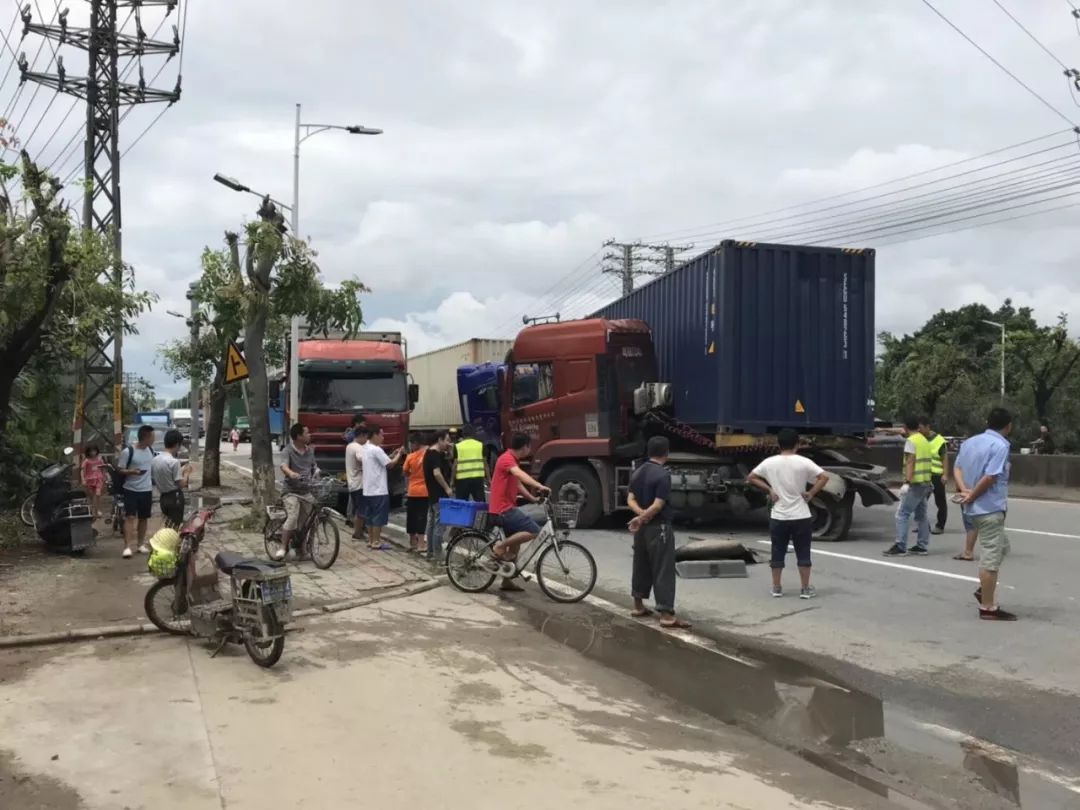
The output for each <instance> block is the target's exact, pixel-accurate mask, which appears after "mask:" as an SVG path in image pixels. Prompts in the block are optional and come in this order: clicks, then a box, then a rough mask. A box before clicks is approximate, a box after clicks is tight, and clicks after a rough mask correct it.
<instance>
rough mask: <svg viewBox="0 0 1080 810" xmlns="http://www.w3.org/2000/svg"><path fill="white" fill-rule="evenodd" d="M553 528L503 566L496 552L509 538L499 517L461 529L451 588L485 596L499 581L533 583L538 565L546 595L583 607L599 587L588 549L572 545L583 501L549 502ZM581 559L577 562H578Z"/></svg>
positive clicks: (449, 554) (451, 560)
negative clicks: (532, 575) (530, 569)
mask: <svg viewBox="0 0 1080 810" xmlns="http://www.w3.org/2000/svg"><path fill="white" fill-rule="evenodd" d="M542 503H543V506H544V510H545V512H547V518H548V519H547V522H546V523H545V524H544V525H543V526H542V527H541V528H540V533H539V534H538V535H537V536H536V537H535V538H534V539H533V541H532V543H531V544H530V547H529V548H528V549H527V552H528V553H525V552H526V549H522V551H521V552H520V553H519V554H518V557H517V559H516V560H514V561H512V562H503V561H500V560H498V559H496V558H495V556H494V553H493V551H492V549H493V547H494V546H495V544H496V543H497V542H499V541H500V540H501V539H502V538H503V532H502V527H501V524H500V521H499V518H498V516H497V515H489V514H488V513H486V512H481V513H480V520H482V521H483V524H482V525H483V528H465V529H461V530H460V532H459V533H458V535H457V537H455V538H454V539H452V540H451V541H450V543H449V544H448V545H447V547H446V574H447V576H448V577H449V579H450V583H451V584H452V585H453V586H454V587H455V588H457V589H458V590H459V591H464V592H465V593H481V592H483V591H485V590H487V589H488V588H489V587H491V584H492V583H493V582H494V581H495V578H496V577H500V576H501V577H505V578H506V579H515V578H517V577H519V576H520V577H523V578H525V579H529V574H528V573H527V571H526V569H528V567H529V564H530V563H531V562H532V561H533V559H534V558H535V559H536V565H535V566H534V572H535V574H536V583H537V584H538V585H539V586H540V590H542V591H543V592H544V594H545V595H546V596H547V597H548V598H549V599H552V600H554V601H556V602H561V603H563V604H572V603H574V602H580V601H581V600H582V599H584V598H585V597H586V596H588V595H589V594H590V593H591V592H592V589H593V587H595V585H596V560H595V559H594V558H593V555H592V553H591V552H590V551H589V550H588V549H587V548H585V546H583V545H581V544H580V543H577V542H575V541H573V540H570V539H569V538H570V531H571V530H572V529H573V528H575V526H576V525H577V518H578V512H579V511H580V510H581V502H580V501H563V502H559V503H556V502H553V501H550V500H544V501H543V502H542ZM575 558H576V559H575Z"/></svg>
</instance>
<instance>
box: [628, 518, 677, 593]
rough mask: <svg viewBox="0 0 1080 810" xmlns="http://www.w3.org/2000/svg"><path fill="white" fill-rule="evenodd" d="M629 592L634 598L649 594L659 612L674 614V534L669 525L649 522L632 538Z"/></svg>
mask: <svg viewBox="0 0 1080 810" xmlns="http://www.w3.org/2000/svg"><path fill="white" fill-rule="evenodd" d="M630 589H631V595H632V596H633V597H634V598H635V599H648V598H649V593H650V592H652V593H653V594H654V600H653V601H655V602H656V609H657V610H658V611H659V612H660V613H674V612H675V534H674V532H672V531H671V524H670V523H649V524H646V525H645V526H642V527H641V529H639V530H638V532H637V534H635V535H634V572H633V575H632V578H631V581H630Z"/></svg>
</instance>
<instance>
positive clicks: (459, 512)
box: [439, 498, 488, 529]
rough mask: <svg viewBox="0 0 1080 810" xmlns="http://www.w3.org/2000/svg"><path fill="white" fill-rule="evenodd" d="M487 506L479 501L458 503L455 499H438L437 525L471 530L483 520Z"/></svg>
mask: <svg viewBox="0 0 1080 810" xmlns="http://www.w3.org/2000/svg"><path fill="white" fill-rule="evenodd" d="M487 509H488V505H487V504H486V503H483V502H481V501H459V500H458V499H457V498H440V499H439V523H440V524H442V525H443V526H459V527H462V528H466V529H471V528H473V527H474V526H476V525H477V523H478V521H480V520H482V519H483V515H484V513H486V512H487Z"/></svg>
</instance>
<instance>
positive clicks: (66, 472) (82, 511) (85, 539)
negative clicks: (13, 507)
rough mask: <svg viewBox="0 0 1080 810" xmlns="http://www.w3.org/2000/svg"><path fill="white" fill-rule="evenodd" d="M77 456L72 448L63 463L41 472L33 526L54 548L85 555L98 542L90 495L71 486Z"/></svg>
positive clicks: (38, 477)
mask: <svg viewBox="0 0 1080 810" xmlns="http://www.w3.org/2000/svg"><path fill="white" fill-rule="evenodd" d="M74 454H75V451H74V450H73V449H72V448H70V447H66V448H64V457H63V460H61V461H58V462H55V463H53V464H50V465H49V466H47V467H45V469H43V470H41V471H40V472H38V474H37V481H38V484H37V487H38V488H37V493H36V494H35V495H34V506H33V518H34V520H33V525H34V528H35V529H37V533H38V536H39V537H41V539H42V540H44V541H45V543H46V544H47V545H48V546H49V547H50V548H52V549H55V550H57V551H69V552H71V553H73V554H82V553H83V552H84V551H86V549H88V548H90V547H91V546H93V545H94V543H95V542H97V537H96V535H95V533H94V514H93V512H91V511H90V504H89V502H88V501H87V500H86V493H85V492H84V491H83V490H81V489H75V488H74V487H73V486H72V484H71V480H72V459H73V457H74Z"/></svg>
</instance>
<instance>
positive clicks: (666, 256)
mask: <svg viewBox="0 0 1080 810" xmlns="http://www.w3.org/2000/svg"><path fill="white" fill-rule="evenodd" d="M604 247H606V248H614V249H615V251H617V252H615V251H612V252H609V253H606V254H605V255H604V260H605V262H608V264H605V265H604V267H603V269H602V271H601V272H603V273H610V274H612V275H617V276H619V277H620V278H621V279H622V294H623V295H629V294H630V293H632V292H633V291H634V278H635V277H637V276H662V275H664V274H665V273H670V272H671V271H672V270H674V269H675V255H676V254H677V253H682V252H684V251H687V250H690V249H692V248H693V247H694V246H693V245H669V244H667V243H666V242H665V243H664V244H645V243H644V242H616V241H615V240H614V239H609V240H607V241H606V242H604Z"/></svg>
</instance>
